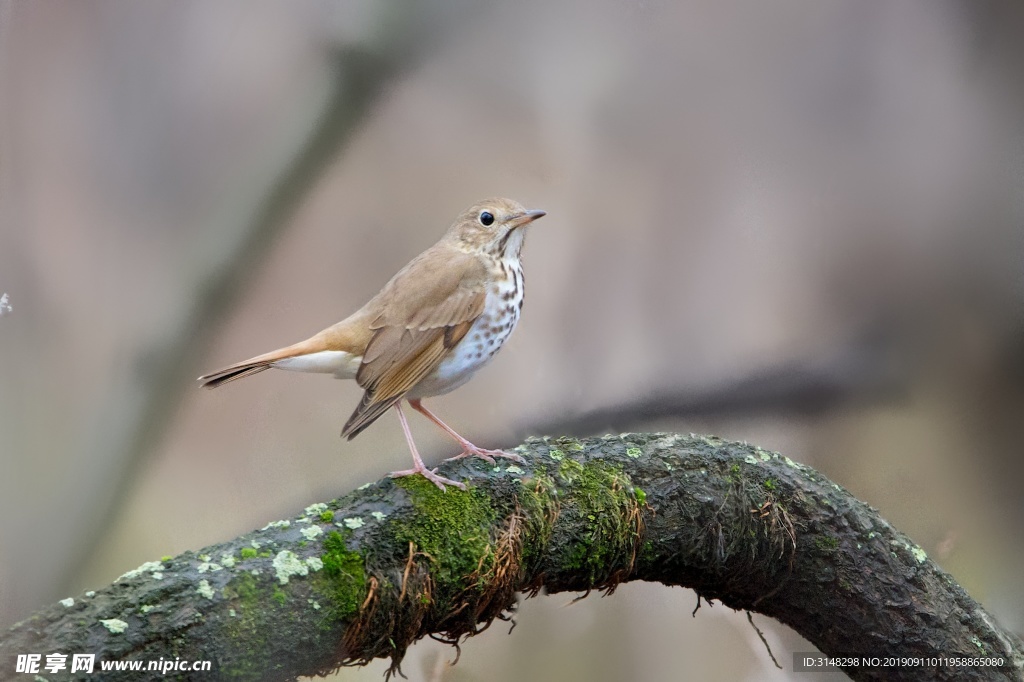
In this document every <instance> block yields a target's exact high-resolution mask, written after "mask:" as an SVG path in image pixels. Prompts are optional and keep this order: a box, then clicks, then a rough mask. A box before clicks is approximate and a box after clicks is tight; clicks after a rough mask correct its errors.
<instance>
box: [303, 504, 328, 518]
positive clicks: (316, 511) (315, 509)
mask: <svg viewBox="0 0 1024 682" xmlns="http://www.w3.org/2000/svg"><path fill="white" fill-rule="evenodd" d="M325 511H327V505H326V504H324V503H323V502H317V503H316V504H311V505H309V506H308V507H306V509H305V512H306V515H307V516H320V515H321V514H323V513H324V512H325Z"/></svg>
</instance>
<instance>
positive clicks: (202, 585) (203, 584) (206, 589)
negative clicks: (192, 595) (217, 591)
mask: <svg viewBox="0 0 1024 682" xmlns="http://www.w3.org/2000/svg"><path fill="white" fill-rule="evenodd" d="M196 592H198V593H199V594H200V596H203V597H206V598H207V599H213V588H212V587H211V586H210V583H209V582H208V581H207V580H206V579H205V578H204V579H203V580H200V581H199V587H197V588H196Z"/></svg>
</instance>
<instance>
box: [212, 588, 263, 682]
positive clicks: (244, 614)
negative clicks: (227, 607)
mask: <svg viewBox="0 0 1024 682" xmlns="http://www.w3.org/2000/svg"><path fill="white" fill-rule="evenodd" d="M224 597H225V598H226V599H229V600H231V604H232V609H233V610H234V612H235V617H234V618H229V619H227V620H226V622H225V623H224V627H225V629H226V631H227V634H228V636H229V637H230V638H231V641H233V642H237V643H239V645H240V646H241V647H242V648H243V651H240V652H239V653H238V655H237V656H236V657H234V658H233V659H231V660H226V661H222V662H221V671H222V673H223V675H224V677H225V678H227V679H258V678H259V677H260V676H261V675H262V674H263V673H265V671H266V669H267V666H269V665H271V664H272V662H271V661H269V660H267V659H268V655H269V652H270V651H271V647H270V646H269V641H268V637H269V633H270V632H271V631H272V629H271V628H268V627H267V619H268V618H271V617H273V614H270V613H268V609H267V608H266V604H264V603H262V602H261V600H260V587H259V585H258V583H257V582H256V579H255V578H254V577H253V576H252V575H250V574H249V573H246V572H242V573H239V574H238V575H237V576H236V577H235V578H233V579H232V580H231V582H230V583H228V585H227V586H226V587H225V588H224Z"/></svg>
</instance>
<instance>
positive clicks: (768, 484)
mask: <svg viewBox="0 0 1024 682" xmlns="http://www.w3.org/2000/svg"><path fill="white" fill-rule="evenodd" d="M764 489H765V490H770V491H775V490H778V489H779V484H778V483H776V482H775V479H774V478H766V479H765V481H764Z"/></svg>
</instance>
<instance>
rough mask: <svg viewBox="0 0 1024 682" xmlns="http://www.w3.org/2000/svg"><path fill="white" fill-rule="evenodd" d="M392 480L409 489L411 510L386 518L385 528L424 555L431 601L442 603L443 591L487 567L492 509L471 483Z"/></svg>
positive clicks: (454, 590) (451, 592) (450, 591)
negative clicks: (454, 484) (432, 585)
mask: <svg viewBox="0 0 1024 682" xmlns="http://www.w3.org/2000/svg"><path fill="white" fill-rule="evenodd" d="M395 483H396V485H398V486H399V487H400V488H404V489H405V490H406V491H407V492H408V493H409V496H410V498H411V501H412V505H413V508H414V512H413V513H412V514H407V515H404V516H403V517H402V518H396V519H392V520H391V521H389V522H388V525H389V526H390V532H391V534H392V536H393V537H394V538H395V539H396V540H398V541H399V542H400V543H401V544H402V546H405V547H408V544H409V543H410V542H411V543H413V545H414V546H415V548H416V551H418V552H423V553H425V554H426V555H427V556H429V557H430V559H429V560H430V561H431V564H432V566H431V569H432V570H431V573H432V575H433V577H434V580H435V588H436V589H435V595H436V597H437V599H436V601H438V603H439V605H440V607H441V608H442V609H443V608H447V606H448V605H447V604H446V603H445V601H444V600H445V598H446V597H453V596H454V595H455V594H457V593H458V591H460V590H461V589H464V588H465V586H466V582H467V580H468V579H470V576H473V575H475V574H479V573H487V572H488V571H489V570H490V568H491V564H492V562H493V556H494V553H493V551H491V528H492V525H493V523H494V521H495V519H496V518H497V512H496V510H495V509H494V507H493V506H492V505H491V499H490V497H489V496H488V495H487V494H486V493H484V492H483V491H481V490H477V489H474V488H471V489H470V490H468V491H462V490H458V489H456V488H454V487H450V488H448V490H446V491H442V490H440V489H439V488H438V487H437V486H435V485H434V484H433V483H431V482H430V481H428V480H427V479H425V478H423V477H422V476H405V477H402V478H400V479H397V480H396V482H395Z"/></svg>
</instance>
